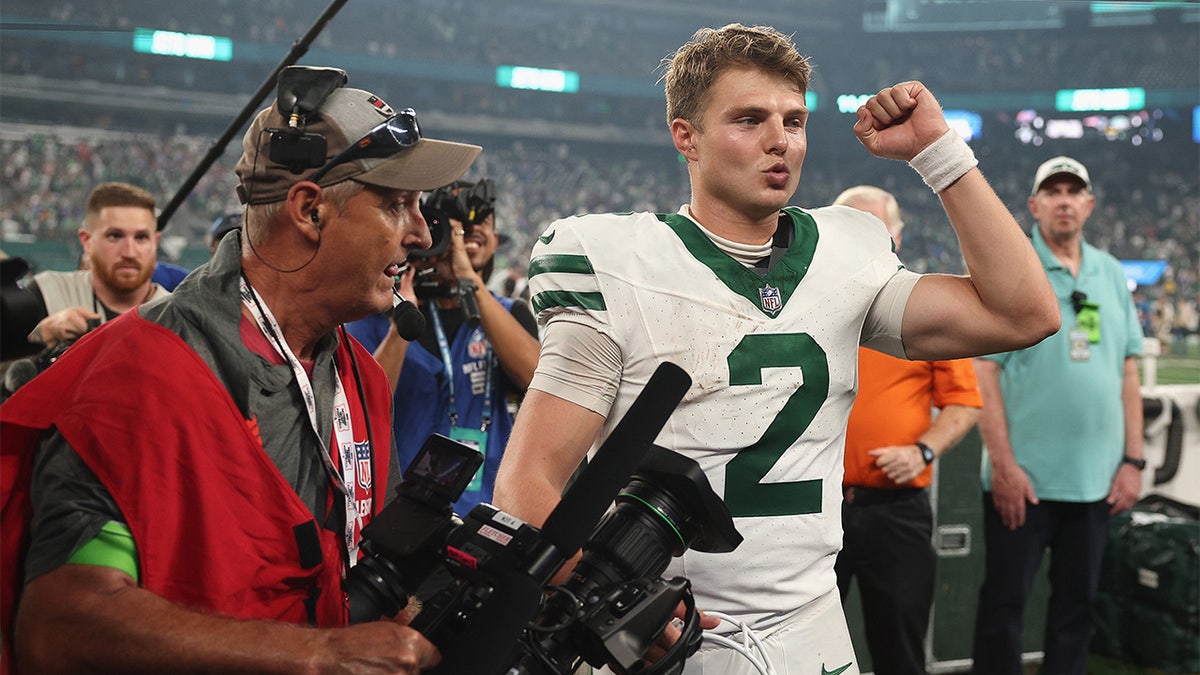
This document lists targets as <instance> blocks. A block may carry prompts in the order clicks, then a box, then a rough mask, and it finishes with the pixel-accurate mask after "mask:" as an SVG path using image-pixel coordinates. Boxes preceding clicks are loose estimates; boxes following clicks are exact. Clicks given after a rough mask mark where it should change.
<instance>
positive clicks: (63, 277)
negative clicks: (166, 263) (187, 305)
mask: <svg viewBox="0 0 1200 675" xmlns="http://www.w3.org/2000/svg"><path fill="white" fill-rule="evenodd" d="M154 209H155V203H154V197H152V196H151V195H150V193H149V192H146V191H145V190H143V189H141V188H139V187H136V186H134V185H129V184H128V183H115V182H111V183H101V184H100V185H97V186H96V187H95V188H94V189H93V190H92V191H91V193H89V194H88V198H87V209H86V213H85V216H84V223H83V227H82V228H81V229H80V230H79V243H80V245H82V246H83V261H82V262H83V266H84V267H85V268H86V269H84V270H78V271H71V272H58V271H44V272H39V273H37V274H35V275H34V276H33V279H32V280H31V281H30V283H29V285H28V286H26V289H28V290H29V291H30V292H31V293H32V294H33V295H35V296H36V297H37V298H38V300H39V301H40V306H37V307H32V308H31V309H32V310H33V311H31V312H29V313H26V314H25V315H23V316H21V317H18V318H17V320H16V321H14V322H13V323H12V324H8V325H5V326H4V328H3V330H4V331H5V333H6V334H7V333H10V332H21V333H23V334H25V336H26V337H25V341H26V343H27V345H28V347H27V348H21V349H20V350H19V351H18V352H17V353H9V354H4V356H3V358H4V359H5V360H9V359H13V358H20V357H24V356H31V355H34V354H37V353H38V352H39V351H42V352H53V351H54V350H56V349H57V348H59V347H63V346H65V345H68V344H70V343H71V342H73V341H75V340H76V339H78V338H79V337H80V336H81V335H83V334H84V333H86V332H88V331H89V330H91V329H92V328H94V327H96V326H97V325H99V324H100V323H103V322H105V321H108V320H111V319H115V318H116V317H118V316H120V315H121V314H123V313H125V312H127V311H129V310H130V309H133V308H134V307H136V306H138V305H140V304H143V303H146V302H148V301H150V300H152V299H154V298H158V297H162V296H165V295H168V294H170V291H168V290H167V289H166V288H163V287H162V286H161V285H159V284H157V283H154V282H153V281H152V280H151V278H150V277H151V275H152V274H153V273H154V265H155V262H156V261H157V259H158V239H159V232H158V223H157V221H156V220H155V211H154ZM11 337H12V339H9V338H10V336H7V335H6V338H5V340H4V343H5V344H6V345H8V344H19V342H18V341H16V338H15V336H11ZM44 360H45V359H43V361H44Z"/></svg>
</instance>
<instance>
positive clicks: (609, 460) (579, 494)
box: [542, 361, 692, 558]
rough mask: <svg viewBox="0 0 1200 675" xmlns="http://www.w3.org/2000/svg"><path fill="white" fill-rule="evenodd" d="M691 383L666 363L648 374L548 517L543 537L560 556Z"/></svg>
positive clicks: (576, 542) (572, 546)
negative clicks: (631, 402)
mask: <svg viewBox="0 0 1200 675" xmlns="http://www.w3.org/2000/svg"><path fill="white" fill-rule="evenodd" d="M691 386H692V378H691V377H690V376H689V375H688V374H687V372H686V371H684V369H683V368H680V367H679V366H677V365H675V364H674V363H671V362H670V361H664V362H663V363H661V364H659V366H658V368H657V369H656V370H655V371H654V374H653V375H651V376H650V379H649V380H648V381H647V382H646V386H645V387H644V388H643V389H642V391H641V393H640V394H638V397H637V398H636V399H635V400H634V401H633V405H632V406H630V408H629V410H628V411H627V412H626V413H625V416H624V417H622V418H621V421H620V422H618V423H617V426H616V427H615V428H614V429H613V430H612V433H611V434H609V435H608V438H606V439H605V440H604V443H602V444H601V445H600V447H599V448H598V449H597V450H596V453H595V455H594V456H593V457H592V459H591V461H590V462H588V464H587V466H586V467H585V468H584V470H583V471H582V472H580V474H579V477H578V478H577V479H576V480H575V482H574V483H572V484H571V487H570V488H569V489H568V490H567V491H566V492H564V493H563V496H562V500H561V501H559V503H558V506H556V507H554V510H553V511H551V512H550V515H548V516H547V517H546V522H545V524H544V525H543V526H542V535H543V536H544V537H545V538H546V539H547V540H549V541H550V542H552V543H553V544H554V545H555V546H557V547H558V549H559V551H560V552H562V554H563V555H564V556H566V557H568V558H569V557H570V556H572V555H574V553H575V552H576V551H578V550H579V548H580V547H581V546H583V542H584V541H586V540H587V537H588V535H589V534H591V532H592V529H593V528H595V526H596V523H598V522H599V521H600V517H601V516H603V515H604V512H605V511H607V510H608V507H609V505H610V504H611V503H612V501H613V497H614V496H616V494H617V492H618V491H619V490H620V489H621V488H623V487H625V485H626V484H627V483H629V478H630V476H632V475H633V472H634V470H635V469H637V467H638V464H640V463H641V461H642V457H643V456H644V455H645V454H646V452H647V450H649V449H650V446H651V445H653V443H654V439H655V438H656V437H657V436H658V433H659V432H660V431H662V428H663V426H664V425H666V423H667V418H669V417H670V416H671V413H673V412H675V407H676V406H678V405H679V402H680V401H682V400H683V396H684V394H686V393H687V390H688V388H689V387H691Z"/></svg>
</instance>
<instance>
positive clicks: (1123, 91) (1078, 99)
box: [1054, 87, 1146, 112]
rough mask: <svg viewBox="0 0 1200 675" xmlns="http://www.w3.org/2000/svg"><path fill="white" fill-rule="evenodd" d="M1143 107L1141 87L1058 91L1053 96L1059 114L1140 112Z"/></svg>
mask: <svg viewBox="0 0 1200 675" xmlns="http://www.w3.org/2000/svg"><path fill="white" fill-rule="evenodd" d="M1145 105H1146V90H1145V89H1142V88H1141V87H1121V88H1116V89H1059V90H1058V92H1056V93H1055V94H1054V107H1055V109H1056V110H1058V111H1060V112H1082V111H1091V110H1140V109H1142V108H1143V107H1145Z"/></svg>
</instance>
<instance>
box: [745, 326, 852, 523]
mask: <svg viewBox="0 0 1200 675" xmlns="http://www.w3.org/2000/svg"><path fill="white" fill-rule="evenodd" d="M728 362H729V384H730V386H733V387H737V386H756V385H761V384H762V379H763V378H762V375H763V373H762V371H763V370H764V369H766V368H800V370H801V372H802V373H803V375H804V382H803V384H801V385H800V386H799V387H798V388H797V389H796V391H794V392H792V395H791V396H790V397H788V400H787V403H785V404H784V406H783V408H782V409H781V410H780V411H779V414H778V415H776V417H775V419H774V420H772V421H771V424H770V425H768V426H767V430H766V431H765V432H764V433H763V435H762V437H761V438H759V439H758V442H756V443H755V444H754V445H751V446H750V447H748V448H746V449H745V450H742V451H741V452H739V453H738V455H737V457H734V458H733V459H732V460H730V462H729V463H728V464H726V465H725V505H726V506H727V507H728V508H729V513H730V514H731V515H733V516H734V517H750V516H788V515H798V514H805V513H820V512H821V480H820V479H819V478H818V479H814V480H803V481H794V482H790V483H760V481H761V480H762V479H763V477H764V476H766V475H767V472H768V471H770V470H771V467H773V466H775V463H776V462H778V461H779V458H780V457H782V456H783V453H784V452H786V451H787V449H788V448H790V447H792V444H793V443H795V442H796V439H798V438H800V435H801V434H803V433H804V431H805V430H806V429H808V425H809V424H811V423H812V421H813V418H814V417H816V416H817V411H818V410H820V408H821V405H822V404H823V403H824V402H825V397H826V396H828V394H829V362H828V360H827V359H826V358H825V351H824V350H823V349H821V347H820V346H819V345H817V343H816V341H815V340H813V339H812V337H811V336H809V335H807V334H796V333H777V334H753V335H747V336H745V337H743V338H742V341H741V342H739V343H738V345H737V347H734V349H733V351H732V352H730V354H729V359H728Z"/></svg>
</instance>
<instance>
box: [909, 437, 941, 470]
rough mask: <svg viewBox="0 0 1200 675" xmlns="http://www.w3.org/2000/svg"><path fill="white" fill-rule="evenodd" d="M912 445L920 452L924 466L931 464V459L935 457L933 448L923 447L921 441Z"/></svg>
mask: <svg viewBox="0 0 1200 675" xmlns="http://www.w3.org/2000/svg"><path fill="white" fill-rule="evenodd" d="M914 445H916V446H917V449H918V450H920V451H921V458H922V459H924V460H925V465H926V466H928V465H930V464H932V463H933V459H934V458H935V457H937V455H936V454H934V452H933V448H931V447H929V446H928V445H925V444H924V443H922V442H921V441H917V442H916V443H914Z"/></svg>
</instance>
